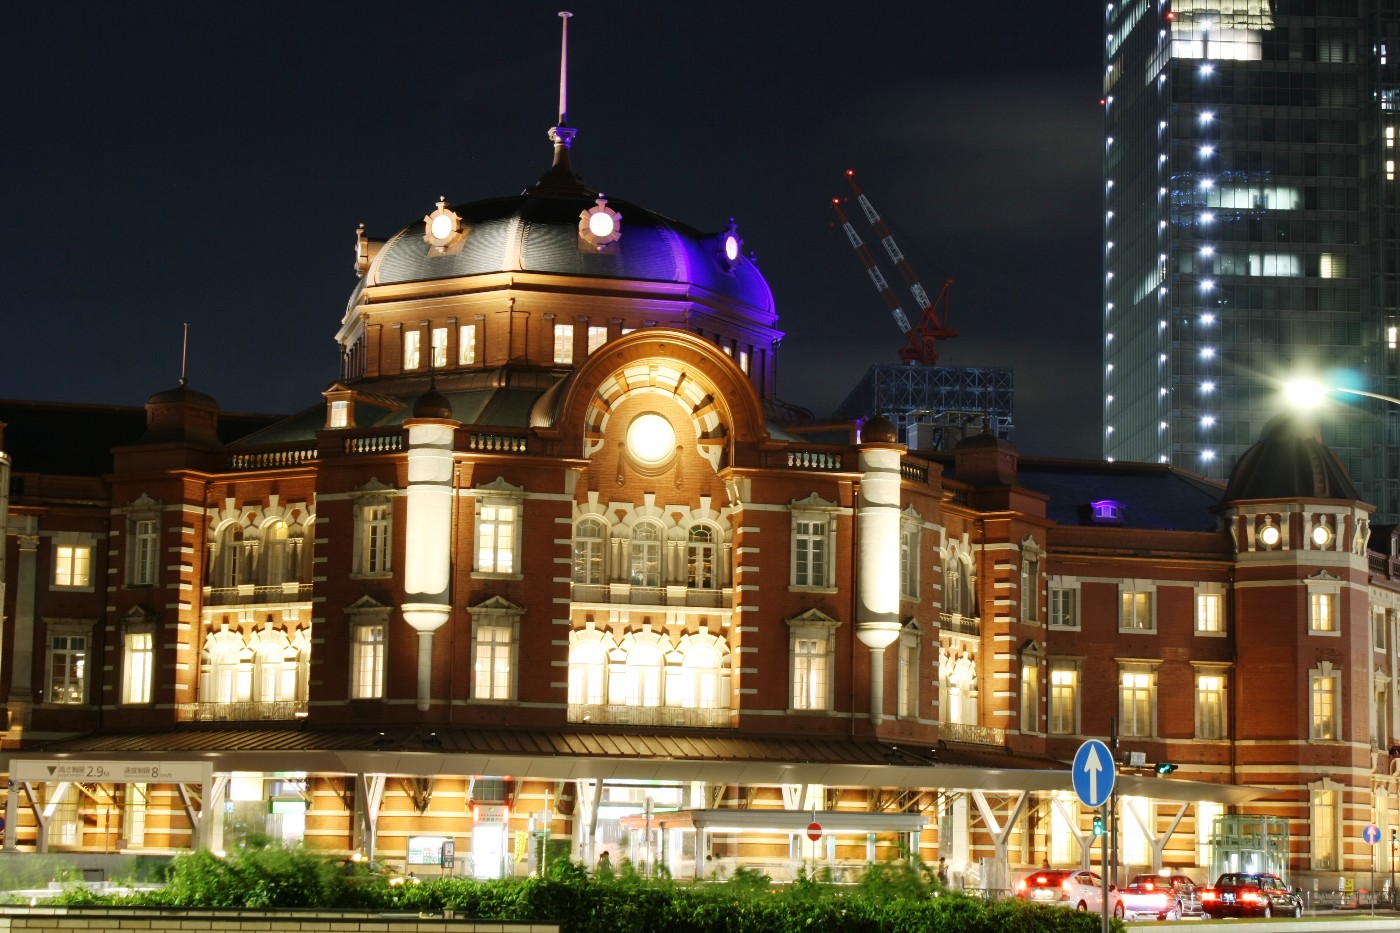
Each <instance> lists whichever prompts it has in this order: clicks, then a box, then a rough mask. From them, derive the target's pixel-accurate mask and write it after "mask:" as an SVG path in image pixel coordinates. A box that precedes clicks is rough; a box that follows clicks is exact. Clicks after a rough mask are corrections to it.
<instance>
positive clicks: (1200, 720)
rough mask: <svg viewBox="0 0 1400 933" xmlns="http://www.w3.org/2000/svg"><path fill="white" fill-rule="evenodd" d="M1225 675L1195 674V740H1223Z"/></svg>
mask: <svg viewBox="0 0 1400 933" xmlns="http://www.w3.org/2000/svg"><path fill="white" fill-rule="evenodd" d="M1225 699H1226V697H1225V675H1224V674H1222V673H1217V672H1214V671H1212V672H1209V673H1200V672H1198V673H1197V674H1196V738H1198V739H1223V738H1225V710H1226V709H1227V706H1226V703H1225Z"/></svg>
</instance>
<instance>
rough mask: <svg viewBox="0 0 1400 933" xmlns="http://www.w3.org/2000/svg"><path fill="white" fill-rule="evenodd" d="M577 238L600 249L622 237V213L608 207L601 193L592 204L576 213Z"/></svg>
mask: <svg viewBox="0 0 1400 933" xmlns="http://www.w3.org/2000/svg"><path fill="white" fill-rule="evenodd" d="M578 236H579V239H580V240H582V241H583V242H584V243H587V244H588V245H589V246H591V247H593V248H594V249H602V248H603V247H605V246H607V245H608V244H609V243H616V242H617V241H618V240H619V239H621V238H622V215H621V214H619V213H618V212H617V211H615V210H613V209H612V208H611V207H608V199H607V198H605V197H603V196H602V195H601V194H599V195H598V200H597V201H596V202H594V204H593V206H592V207H590V208H588V209H587V210H584V211H582V212H581V213H580V214H579V215H578Z"/></svg>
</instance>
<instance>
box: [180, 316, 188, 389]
mask: <svg viewBox="0 0 1400 933" xmlns="http://www.w3.org/2000/svg"><path fill="white" fill-rule="evenodd" d="M183 326H184V328H185V339H184V343H183V344H182V345H181V347H180V385H182V386H185V385H189V384H190V325H189V323H188V322H186V323H185V324H184V325H183Z"/></svg>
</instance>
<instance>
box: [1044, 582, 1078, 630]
mask: <svg viewBox="0 0 1400 933" xmlns="http://www.w3.org/2000/svg"><path fill="white" fill-rule="evenodd" d="M1050 627H1051V628H1079V591H1078V590H1076V589H1072V588H1070V587H1067V586H1065V587H1051V588H1050Z"/></svg>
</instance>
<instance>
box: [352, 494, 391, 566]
mask: <svg viewBox="0 0 1400 933" xmlns="http://www.w3.org/2000/svg"><path fill="white" fill-rule="evenodd" d="M389 532H390V524H389V506H387V505H366V506H363V507H361V509H360V570H359V572H360V573H388V572H389V543H390V542H389Z"/></svg>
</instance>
